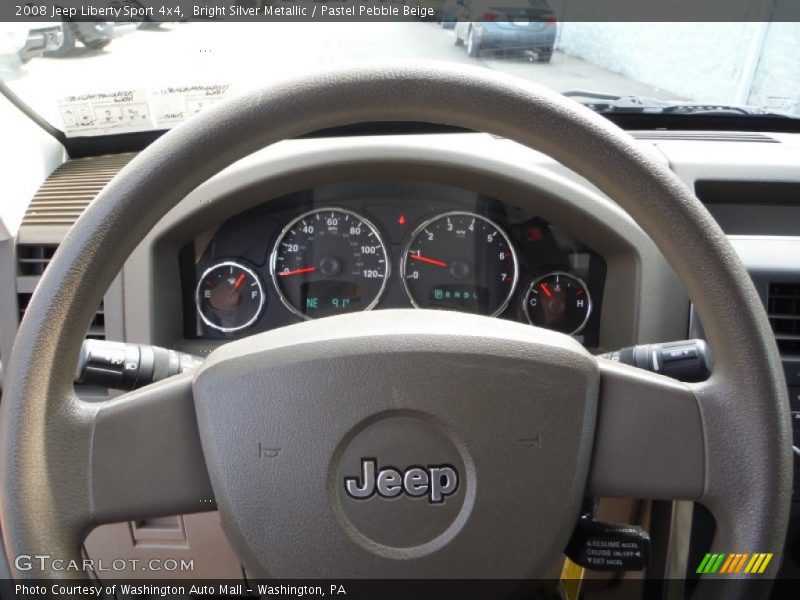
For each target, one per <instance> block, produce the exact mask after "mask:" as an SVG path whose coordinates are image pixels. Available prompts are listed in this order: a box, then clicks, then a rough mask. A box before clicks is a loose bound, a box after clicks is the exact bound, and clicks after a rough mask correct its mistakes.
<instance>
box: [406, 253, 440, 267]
mask: <svg viewBox="0 0 800 600" xmlns="http://www.w3.org/2000/svg"><path fill="white" fill-rule="evenodd" d="M409 256H411V258H413V259H414V260H418V261H420V262H424V263H428V264H429V265H436V266H437V267H447V263H445V262H442V261H440V260H436V259H435V258H428V257H427V256H422V255H421V254H419V253H418V254H414V253H413V252H410V253H409Z"/></svg>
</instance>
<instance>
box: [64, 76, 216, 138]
mask: <svg viewBox="0 0 800 600" xmlns="http://www.w3.org/2000/svg"><path fill="white" fill-rule="evenodd" d="M230 89H231V85H230V84H229V83H224V84H220V83H215V84H209V85H191V86H165V87H162V88H160V89H158V90H155V91H151V92H145V91H133V90H117V91H111V92H95V93H86V94H76V95H71V96H66V97H64V98H62V99H61V100H60V101H59V102H58V109H59V112H60V113H61V120H62V122H63V131H64V133H66V134H67V136H69V137H77V136H87V135H110V134H117V133H131V132H136V131H150V130H153V129H170V128H171V127H174V126H175V125H177V124H179V123H182V122H183V121H185V120H186V119H188V118H189V117H191V116H192V115H195V114H197V113H199V112H201V111H202V110H204V109H206V108H208V107H210V106H212V105H213V104H216V103H217V102H219V101H220V100H222V99H224V98H225V97H227V95H228V93H229V91H230Z"/></svg>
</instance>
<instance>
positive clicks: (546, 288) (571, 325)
mask: <svg viewBox="0 0 800 600" xmlns="http://www.w3.org/2000/svg"><path fill="white" fill-rule="evenodd" d="M523 308H524V309H525V316H526V317H528V322H530V324H531V325H536V326H538V327H545V328H547V329H553V330H555V331H560V332H561V333H566V334H568V335H576V334H578V333H580V332H581V331H583V328H584V327H586V323H587V321H588V320H589V315H591V313H592V298H591V296H590V295H589V288H587V287H586V284H585V283H584V282H583V280H581V279H579V278H578V277H575V276H574V275H570V274H569V273H564V272H560V271H557V272H553V273H548V274H547V275H543V276H542V277H539V278H537V279H534V280H533V283H531V285H530V287H529V288H528V291H527V292H526V293H525V298H524V300H523Z"/></svg>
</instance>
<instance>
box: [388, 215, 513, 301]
mask: <svg viewBox="0 0 800 600" xmlns="http://www.w3.org/2000/svg"><path fill="white" fill-rule="evenodd" d="M517 272H518V267H517V257H516V254H515V253H514V248H513V246H512V245H511V242H510V240H509V239H508V236H507V235H506V234H505V232H504V231H503V230H502V229H500V227H498V226H497V225H496V224H495V223H493V222H492V221H490V220H489V219H487V218H486V217H482V216H480V215H477V214H474V213H469V212H452V213H446V214H443V215H440V216H438V217H435V218H433V219H430V220H428V221H426V222H424V223H423V224H422V225H420V226H419V227H418V228H417V229H416V230H415V231H414V233H413V234H412V236H411V240H410V242H409V244H408V246H407V247H406V250H405V252H404V253H403V257H402V260H401V276H402V279H403V284H404V286H405V289H406V293H407V294H408V297H409V299H410V300H411V303H412V304H413V305H414V306H415V307H417V308H438V309H449V310H458V311H463V312H470V313H477V314H482V315H489V316H495V315H499V314H500V313H502V312H503V311H504V310H505V308H506V307H507V306H508V303H509V301H510V300H511V296H512V294H513V293H514V288H515V286H516V284H517Z"/></svg>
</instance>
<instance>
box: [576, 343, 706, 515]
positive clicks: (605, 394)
mask: <svg viewBox="0 0 800 600" xmlns="http://www.w3.org/2000/svg"><path fill="white" fill-rule="evenodd" d="M597 362H598V366H599V367H600V374H601V382H600V400H599V403H598V413H597V425H596V432H595V442H594V454H593V457H592V465H591V469H590V473H589V481H588V485H587V493H589V494H590V495H594V496H608V497H622V498H647V499H660V500H679V499H681V500H696V499H699V498H700V497H701V496H702V494H703V489H704V477H705V451H704V439H703V427H702V420H701V414H700V408H699V404H698V403H699V399H698V396H697V395H696V394H695V392H694V388H693V386H692V385H690V384H686V383H682V382H680V381H675V380H674V379H669V378H667V377H664V376H663V375H658V374H655V373H650V372H648V371H644V370H642V369H637V368H634V367H630V366H627V365H623V364H620V363H617V362H614V361H611V360H607V359H604V358H598V359H597Z"/></svg>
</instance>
